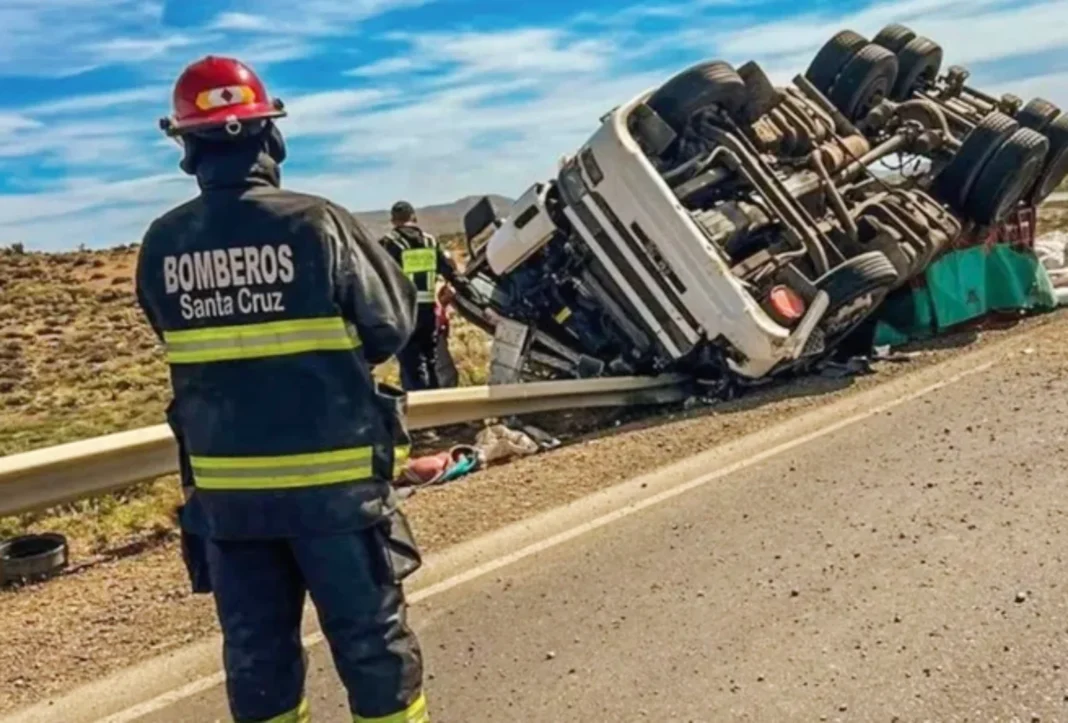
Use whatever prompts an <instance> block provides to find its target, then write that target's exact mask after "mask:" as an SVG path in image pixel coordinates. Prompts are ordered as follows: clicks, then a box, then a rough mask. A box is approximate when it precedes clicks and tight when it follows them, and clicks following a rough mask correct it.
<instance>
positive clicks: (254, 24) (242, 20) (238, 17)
mask: <svg viewBox="0 0 1068 723" xmlns="http://www.w3.org/2000/svg"><path fill="white" fill-rule="evenodd" d="M209 27H211V28H214V29H216V30H258V31H260V32H269V31H270V30H271V29H272V27H273V25H272V23H271V21H270V20H268V19H267V18H265V17H263V16H262V15H250V14H248V13H220V14H219V15H218V16H217V17H216V18H215V20H213V21H212V22H211V25H210V26H209Z"/></svg>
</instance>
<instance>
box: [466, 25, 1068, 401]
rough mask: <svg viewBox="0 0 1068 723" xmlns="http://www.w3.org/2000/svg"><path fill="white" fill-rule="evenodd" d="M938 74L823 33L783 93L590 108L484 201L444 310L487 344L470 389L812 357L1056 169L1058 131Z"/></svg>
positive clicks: (720, 70) (902, 55) (712, 75)
mask: <svg viewBox="0 0 1068 723" xmlns="http://www.w3.org/2000/svg"><path fill="white" fill-rule="evenodd" d="M941 65H942V49H941V48H940V47H939V46H937V45H936V44H935V43H933V42H932V41H930V40H928V39H926V38H922V37H918V36H916V35H915V33H913V32H912V31H911V30H909V29H908V28H904V27H903V26H898V25H893V26H888V27H887V28H884V30H883V31H882V32H880V33H879V34H878V35H877V36H876V37H875V39H874V41H871V42H869V41H868V40H867V39H866V38H864V37H863V36H860V35H859V34H857V33H854V32H852V31H843V32H841V33H839V34H837V35H836V36H834V37H833V38H832V39H831V40H830V41H828V43H826V44H825V46H824V47H823V48H822V49H821V50H820V51H819V53H817V55H816V56H815V58H814V60H813V61H812V63H811V65H810V66H809V68H808V69H807V71H806V72H805V74H804V75H803V76H798V77H796V78H794V80H793V81H792V83H791V84H790V85H789V86H787V87H783V88H779V87H774V86H773V85H772V83H771V82H770V81H769V79H768V78H767V76H766V75H765V74H764V72H763V70H762V69H761V68H760V66H759V65H757V64H756V63H752V62H750V63H747V64H745V65H744V66H742V67H740V68H738V69H735V68H733V67H732V66H731V65H729V64H727V63H725V62H722V61H710V62H703V63H699V64H697V65H694V66H692V67H690V68H688V69H686V70H684V71H682V72H681V73H679V74H677V75H676V76H674V77H673V78H670V79H669V80H668V81H667V82H666V83H664V84H663V85H661V86H660V87H659V88H655V89H652V90H649V91H646V92H644V93H642V94H640V95H638V96H636V97H634V98H631V99H630V100H628V101H626V102H625V103H623V104H622V105H620V106H618V107H616V108H615V109H613V110H612V111H610V112H609V113H607V114H606V115H605V116H604V117H603V118H602V119H601V122H600V126H599V128H598V129H597V130H596V131H595V132H594V134H593V135H592V136H591V137H590V139H589V140H588V141H587V142H586V143H585V144H583V145H582V147H581V148H579V149H578V151H577V152H575V153H574V154H573V155H571V156H568V157H565V158H564V159H562V161H561V163H560V166H559V173H558V175H557V177H556V178H554V179H551V180H549V181H546V182H539V183H535V184H534V185H532V186H531V187H530V188H529V189H527V190H526V191H525V192H524V193H523V194H522V195H521V196H520V197H519V199H518V200H516V202H515V203H514V205H513V207H512V209H511V211H510V212H509V213H508V215H507V217H506V218H503V219H499V218H497V217H496V216H495V214H494V212H493V208H492V206H491V205H490V202H489V201H488V199H484V200H483V201H482V202H481V203H479V204H478V205H476V206H475V207H474V208H473V209H471V211H470V212H469V213H468V214H467V216H466V217H465V219H464V227H465V234H466V236H467V241H468V251H469V257H468V263H467V266H466V268H465V270H464V279H465V280H466V281H467V283H466V284H465V285H464V288H462V289H460V290H459V294H458V296H457V299H456V303H457V307H458V310H459V311H460V313H461V314H462V315H463V316H465V317H466V318H468V319H469V320H470V321H472V322H474V323H475V324H477V325H479V326H481V327H482V328H483V329H485V330H486V331H487V332H488V333H490V334H492V335H493V337H494V345H493V358H492V369H491V383H505V382H515V381H527V380H538V379H553V378H569V377H571V378H574V377H579V378H582V377H592V376H604V375H632V374H656V373H660V372H664V371H678V372H683V373H688V374H693V375H695V376H698V377H700V378H704V379H723V378H741V379H743V380H744V379H750V380H756V379H761V378H764V377H767V376H770V375H776V374H782V373H785V372H788V371H798V370H804V369H805V368H807V367H808V366H810V365H811V364H813V363H814V362H817V361H820V360H821V359H824V358H826V356H827V355H828V354H830V353H831V352H832V351H833V350H834V349H835V348H836V347H837V346H838V345H839V344H840V343H841V342H842V341H843V340H844V339H845V338H846V337H847V336H849V334H850V333H851V332H852V331H853V330H855V329H856V328H857V326H858V325H859V324H861V323H862V322H863V321H864V320H865V319H867V318H868V317H869V316H870V315H871V314H872V313H873V312H874V311H876V310H877V309H878V307H879V305H880V304H881V303H882V301H883V300H884V299H885V298H886V296H887V295H888V294H889V293H890V292H892V291H894V290H895V289H897V288H899V287H901V286H903V285H905V284H907V283H909V282H910V280H912V279H914V278H916V277H917V276H918V275H919V274H922V273H923V272H924V270H925V269H926V268H927V267H928V266H929V265H930V264H931V263H932V261H934V260H935V259H937V258H938V257H939V255H940V254H942V253H943V252H945V251H946V250H947V249H948V248H949V247H950V246H951V245H952V242H953V241H954V240H955V239H957V238H958V237H959V236H960V235H961V233H962V232H963V231H965V230H966V229H974V228H975V227H987V226H992V225H996V224H998V223H1000V222H1001V221H1002V220H1004V219H1005V218H1006V217H1008V215H1009V214H1010V213H1012V212H1013V211H1014V210H1016V209H1017V208H1019V207H1020V206H1021V205H1025V204H1030V205H1033V204H1037V203H1039V202H1041V200H1042V199H1044V198H1045V196H1047V195H1048V194H1049V193H1050V192H1051V191H1052V190H1053V189H1054V188H1056V186H1057V185H1058V184H1059V183H1060V182H1061V180H1062V179H1063V178H1064V177H1065V175H1066V174H1068V133H1065V131H1064V130H1062V129H1065V128H1068V117H1066V116H1063V115H1061V114H1060V111H1059V110H1058V109H1056V108H1055V107H1053V106H1052V105H1051V104H1049V103H1048V102H1046V101H1042V100H1041V99H1036V100H1034V101H1031V102H1030V103H1028V104H1026V105H1024V104H1022V103H1021V102H1019V99H1014V98H1012V97H1010V96H1006V97H1004V98H1001V99H996V98H992V97H990V96H988V95H985V94H983V93H982V92H980V91H978V90H975V89H973V88H971V87H970V86H968V85H967V78H968V74H967V71H966V70H964V69H962V68H959V67H951V68H950V69H949V70H948V71H946V72H945V73H943V72H942V70H941ZM888 162H893V163H895V170H896V172H895V173H887V172H886V170H885V168H880V167H879V164H884V165H885V164H886V163H888ZM487 236H488V240H485V242H484V243H482V242H481V239H484V238H486V237H487Z"/></svg>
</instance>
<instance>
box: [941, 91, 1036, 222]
mask: <svg viewBox="0 0 1068 723" xmlns="http://www.w3.org/2000/svg"><path fill="white" fill-rule="evenodd" d="M1019 127H1020V124H1019V123H1017V122H1016V121H1015V120H1013V119H1012V118H1010V117H1008V116H1007V115H1005V114H1004V113H998V112H994V113H991V114H989V115H987V116H986V117H985V118H983V120H981V121H980V122H979V123H978V124H977V125H976V126H975V128H973V129H972V130H971V132H969V133H968V135H967V136H965V137H964V142H963V143H962V144H961V147H960V150H958V151H957V153H956V155H955V156H953V160H951V161H950V162H949V164H948V165H947V166H946V167H945V168H943V169H942V171H941V173H939V174H938V177H937V178H935V181H934V188H935V191H936V193H937V194H938V196H939V198H940V200H942V201H943V202H945V203H948V204H949V205H951V206H953V207H954V208H955V209H957V210H958V211H963V210H964V202H965V199H967V198H968V192H969V191H971V189H972V185H973V184H974V183H975V179H976V178H978V177H979V173H980V172H981V171H982V170H983V166H984V165H985V164H986V162H987V161H988V160H990V157H991V156H993V155H994V152H995V151H997V149H998V148H1000V147H1001V145H1002V144H1003V143H1004V142H1005V141H1006V140H1008V138H1009V136H1011V135H1012V134H1013V133H1015V132H1016V131H1017V129H1019Z"/></svg>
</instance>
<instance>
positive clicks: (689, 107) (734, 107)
mask: <svg viewBox="0 0 1068 723" xmlns="http://www.w3.org/2000/svg"><path fill="white" fill-rule="evenodd" d="M745 100H746V88H745V81H743V80H742V79H741V77H740V76H739V75H738V73H737V72H735V70H734V68H732V67H731V66H730V65H729V64H727V63H724V62H723V61H720V60H713V61H710V62H705V63H698V64H697V65H694V66H691V67H689V68H687V69H686V70H684V71H682V72H681V73H679V74H678V75H676V76H675V77H673V78H671V79H670V80H668V81H667V82H666V83H664V84H663V85H662V86H660V88H659V89H658V90H656V91H655V92H654V93H653V94H652V95H651V96H649V100H648V101H647V102H646V105H648V106H649V107H650V108H652V109H653V110H654V111H656V113H657V115H659V116H660V117H661V118H663V119H664V121H665V122H666V123H667V124H668V125H669V126H671V128H672V130H674V131H675V132H676V133H682V131H683V130H685V128H686V125H687V124H688V123H689V122H690V118H691V117H692V116H693V114H694V113H696V112H697V111H699V110H701V109H703V108H708V107H709V106H713V105H718V106H719V107H721V108H723V109H724V110H725V111H727V113H728V114H731V115H733V114H734V113H737V112H738V110H739V109H740V108H741V107H742V105H743V104H744V103H745Z"/></svg>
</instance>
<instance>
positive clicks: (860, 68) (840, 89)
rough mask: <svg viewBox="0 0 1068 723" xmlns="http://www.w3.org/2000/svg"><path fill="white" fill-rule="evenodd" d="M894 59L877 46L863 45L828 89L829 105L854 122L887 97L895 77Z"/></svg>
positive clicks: (890, 54)
mask: <svg viewBox="0 0 1068 723" xmlns="http://www.w3.org/2000/svg"><path fill="white" fill-rule="evenodd" d="M897 67H898V66H897V56H896V55H894V54H893V53H891V52H890V51H889V50H887V49H886V48H884V47H882V46H881V45H866V46H864V47H863V48H861V49H860V52H859V53H857V54H856V55H854V56H853V59H852V60H850V61H849V62H848V63H846V66H845V67H844V68H843V69H842V72H841V73H840V74H839V76H838V80H836V81H835V83H834V86H833V87H832V88H831V93H830V95H829V96H828V98H830V100H831V102H832V103H834V105H835V106H836V107H837V108H838V110H840V111H842V113H843V114H845V116H846V117H847V118H849V120H851V121H858V120H860V119H861V118H864V117H865V116H866V115H868V113H869V112H871V109H872V108H874V107H875V106H877V105H879V103H881V102H882V101H883V99H884V98H887V97H888V96H889V95H890V91H891V89H892V88H893V87H894V80H895V79H896V78H897Z"/></svg>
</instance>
